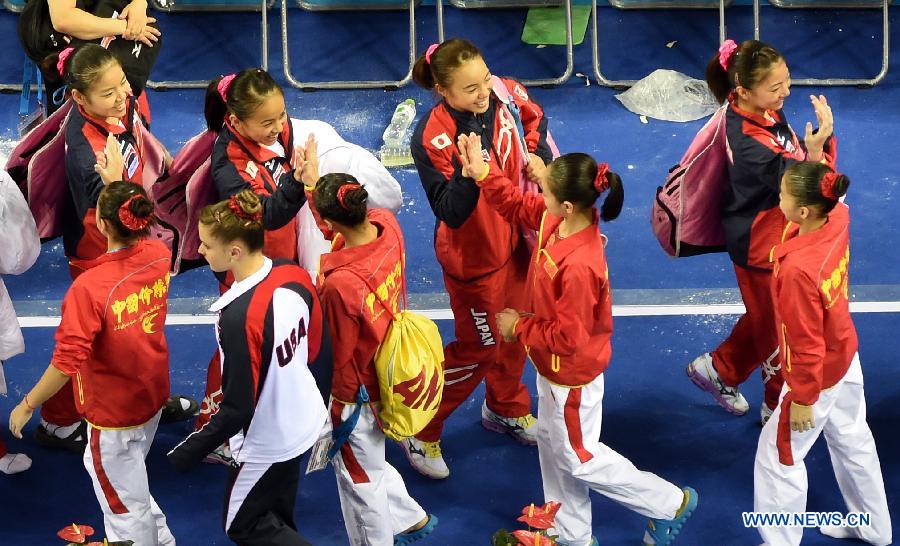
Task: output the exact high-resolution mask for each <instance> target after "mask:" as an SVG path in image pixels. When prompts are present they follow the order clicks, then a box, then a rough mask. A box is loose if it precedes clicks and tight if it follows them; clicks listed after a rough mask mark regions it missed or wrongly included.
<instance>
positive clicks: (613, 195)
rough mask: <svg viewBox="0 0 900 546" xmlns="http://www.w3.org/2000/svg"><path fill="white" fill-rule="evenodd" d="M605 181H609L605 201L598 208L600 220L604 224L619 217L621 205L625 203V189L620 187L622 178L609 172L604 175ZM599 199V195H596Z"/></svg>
mask: <svg viewBox="0 0 900 546" xmlns="http://www.w3.org/2000/svg"><path fill="white" fill-rule="evenodd" d="M606 179H607V180H608V181H609V190H607V194H606V199H604V200H603V205H601V206H600V219H601V220H603V221H604V222H612V221H613V220H615V219H616V218H618V217H619V213H621V212H622V205H623V204H624V203H625V189H624V188H623V187H622V177H620V176H619V175H618V174H616V173H614V172H612V171H610V172H608V173H606ZM597 197H600V194H599V193H598V194H597Z"/></svg>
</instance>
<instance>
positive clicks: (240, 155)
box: [212, 120, 306, 263]
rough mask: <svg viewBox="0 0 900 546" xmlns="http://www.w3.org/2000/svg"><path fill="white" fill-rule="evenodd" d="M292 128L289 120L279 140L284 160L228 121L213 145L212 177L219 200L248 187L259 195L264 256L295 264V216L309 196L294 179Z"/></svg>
mask: <svg viewBox="0 0 900 546" xmlns="http://www.w3.org/2000/svg"><path fill="white" fill-rule="evenodd" d="M292 125H293V124H292V123H291V122H290V120H288V122H287V123H285V124H284V129H283V130H282V131H281V135H280V136H279V137H278V142H279V143H280V144H281V145H282V146H283V147H284V153H285V156H286V157H284V156H280V155H277V154H276V153H274V152H273V151H271V150H269V149H267V148H264V147H262V146H260V145H259V144H257V143H256V142H253V141H251V140H247V139H245V138H244V137H242V136H240V135H239V134H238V133H237V131H235V130H234V128H233V127H231V125H230V124H229V123H227V122H226V123H225V125H224V126H223V127H222V130H221V131H220V132H219V137H218V138H217V139H216V143H215V144H214V145H213V152H212V176H213V180H214V181H215V185H216V191H218V193H219V199H228V198H229V197H231V196H232V195H235V194H237V193H239V192H241V191H242V190H244V189H246V188H251V189H252V190H253V191H254V192H256V194H257V195H259V197H260V200H261V201H262V206H263V225H264V226H265V228H266V233H265V244H264V246H263V254H265V255H266V256H268V257H269V258H272V259H277V258H284V259H286V260H290V261H292V262H295V263H296V262H297V219H296V216H297V212H298V211H299V210H300V208H301V207H302V206H303V204H304V203H305V202H306V194H305V193H304V189H303V185H302V184H300V183H298V182H297V181H295V180H294V174H293V171H294V168H293V166H292V164H291V161H292V160H293V153H294V133H293V128H292Z"/></svg>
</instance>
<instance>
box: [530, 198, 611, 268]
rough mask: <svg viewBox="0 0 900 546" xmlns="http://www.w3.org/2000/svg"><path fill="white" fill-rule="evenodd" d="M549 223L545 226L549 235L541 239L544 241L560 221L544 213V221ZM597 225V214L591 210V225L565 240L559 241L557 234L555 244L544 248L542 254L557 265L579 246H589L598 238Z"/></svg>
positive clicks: (595, 210)
mask: <svg viewBox="0 0 900 546" xmlns="http://www.w3.org/2000/svg"><path fill="white" fill-rule="evenodd" d="M548 220H549V221H550V222H549V223H548V225H547V226H546V229H549V230H551V231H550V233H547V234H546V235H545V236H544V237H542V239H543V240H544V241H545V244H546V241H547V240H548V239H549V238H550V235H551V234H552V233H553V231H555V230H556V228H558V227H559V225H560V224H561V223H562V219H560V218H557V217H555V216H552V215H551V214H550V213H549V212H545V213H544V221H545V222H547V221H548ZM598 225H599V216H598V214H597V209H593V218H592V219H591V225H590V226H588V227H586V228H585V229H583V230H581V231H579V232H578V233H575V234H573V235H569V236H568V237H566V238H565V239H560V238H559V236H558V235H559V234H557V239H556V242H555V243H554V244H553V246H551V247H549V248H547V247H544V248H542V249H541V251H542V252H545V253H547V254H548V255H549V256H550V258H551V259H552V260H553V262H554V263H559V262H561V261H562V260H563V259H565V257H566V256H568V255H569V254H571V253H572V252H573V251H574V250H575V249H576V248H579V247H581V246H584V245H587V244H590V243H591V241H593V240H594V239H597V238H599V237H600V232H599V231H598Z"/></svg>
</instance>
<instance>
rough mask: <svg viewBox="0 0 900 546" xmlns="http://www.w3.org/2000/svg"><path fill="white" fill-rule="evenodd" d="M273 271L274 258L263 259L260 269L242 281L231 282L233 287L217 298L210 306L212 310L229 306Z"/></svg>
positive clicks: (219, 309)
mask: <svg viewBox="0 0 900 546" xmlns="http://www.w3.org/2000/svg"><path fill="white" fill-rule="evenodd" d="M271 272H272V260H270V259H269V258H264V259H263V265H262V267H260V268H259V271H257V272H256V273H254V274H252V275H250V276H249V277H247V278H246V279H244V280H242V281H240V282H233V283H231V288H229V289H228V291H227V292H225V293H224V294H222V296H221V297H220V298H219V299H217V300H216V302H215V303H213V304H212V306H211V307H210V308H209V310H210V311H213V312H214V313H217V312H219V311H221V310H222V309H224V308H225V307H227V306H228V304H230V303H231V302H233V301H234V300H236V299H238V298H239V297H241V296H242V295H244V293H245V292H247V291H249V290H250V289H251V288H253V287H254V286H256V285H257V284H259V283H261V282H262V281H263V279H265V278H266V277H268V276H269V273H271Z"/></svg>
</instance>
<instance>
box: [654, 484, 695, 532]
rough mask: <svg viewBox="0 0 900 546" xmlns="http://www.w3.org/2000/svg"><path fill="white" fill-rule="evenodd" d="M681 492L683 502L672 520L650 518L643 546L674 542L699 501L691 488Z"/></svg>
mask: <svg viewBox="0 0 900 546" xmlns="http://www.w3.org/2000/svg"><path fill="white" fill-rule="evenodd" d="M683 491H684V501H683V502H682V504H681V508H679V509H678V512H676V513H675V518H674V519H654V518H650V522H649V523H648V524H647V530H646V531H644V546H668V545H669V544H672V543H673V542H675V537H676V536H677V535H678V533H679V532H681V528H682V527H683V526H684V522H686V521H687V520H688V519H689V518H690V517H691V515H692V514H693V513H694V510H696V509H697V502H698V501H699V500H700V498H699V496H698V495H697V492H696V491H694V488H693V487H685V488H684V489H683Z"/></svg>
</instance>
